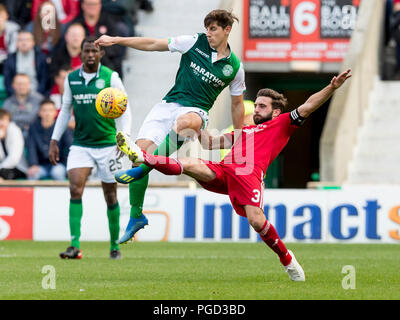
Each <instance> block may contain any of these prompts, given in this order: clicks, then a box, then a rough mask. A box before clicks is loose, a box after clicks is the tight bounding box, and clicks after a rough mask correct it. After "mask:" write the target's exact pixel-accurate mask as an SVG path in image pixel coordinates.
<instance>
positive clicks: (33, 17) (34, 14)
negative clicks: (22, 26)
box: [31, 0, 46, 21]
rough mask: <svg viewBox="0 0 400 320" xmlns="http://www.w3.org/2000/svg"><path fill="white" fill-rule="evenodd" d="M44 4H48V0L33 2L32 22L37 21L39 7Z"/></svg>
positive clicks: (35, 0) (34, 0)
mask: <svg viewBox="0 0 400 320" xmlns="http://www.w3.org/2000/svg"><path fill="white" fill-rule="evenodd" d="M43 2H46V0H33V1H32V8H31V20H32V21H33V20H35V17H36V13H37V12H38V10H39V7H40V5H41V4H42V3H43Z"/></svg>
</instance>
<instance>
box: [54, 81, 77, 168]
mask: <svg viewBox="0 0 400 320" xmlns="http://www.w3.org/2000/svg"><path fill="white" fill-rule="evenodd" d="M71 109H72V92H71V88H70V86H69V82H68V77H66V78H65V81H64V94H63V104H62V106H61V111H60V113H59V115H58V117H57V120H56V124H55V126H54V130H53V134H52V136H51V140H50V146H49V160H50V162H51V163H52V164H53V165H56V164H57V162H58V161H60V152H59V148H58V146H57V142H58V141H60V139H61V137H62V135H63V133H64V132H65V130H66V129H67V127H68V122H69V119H70V117H71Z"/></svg>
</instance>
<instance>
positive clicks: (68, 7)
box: [60, 0, 81, 24]
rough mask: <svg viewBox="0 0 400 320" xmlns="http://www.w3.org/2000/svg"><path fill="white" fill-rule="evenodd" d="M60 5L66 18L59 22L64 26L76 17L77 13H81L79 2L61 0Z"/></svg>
mask: <svg viewBox="0 0 400 320" xmlns="http://www.w3.org/2000/svg"><path fill="white" fill-rule="evenodd" d="M62 3H63V7H64V11H65V14H66V15H67V16H66V17H65V19H64V20H62V21H60V22H61V23H62V24H66V23H68V22H70V21H72V20H74V19H75V18H76V17H77V16H78V14H79V12H80V11H81V6H80V1H79V0H63V2H62Z"/></svg>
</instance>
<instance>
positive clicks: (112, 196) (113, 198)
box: [104, 192, 117, 206]
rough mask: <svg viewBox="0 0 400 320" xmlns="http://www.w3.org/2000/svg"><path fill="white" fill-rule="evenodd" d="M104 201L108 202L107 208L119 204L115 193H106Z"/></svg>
mask: <svg viewBox="0 0 400 320" xmlns="http://www.w3.org/2000/svg"><path fill="white" fill-rule="evenodd" d="M104 199H105V200H106V203H107V206H112V205H114V204H115V203H117V194H116V193H114V192H112V193H106V194H104Z"/></svg>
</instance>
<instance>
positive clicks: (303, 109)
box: [297, 69, 351, 118]
mask: <svg viewBox="0 0 400 320" xmlns="http://www.w3.org/2000/svg"><path fill="white" fill-rule="evenodd" d="M350 72H351V70H350V69H347V70H346V71H344V72H342V73H341V74H340V75H338V76H336V77H333V78H332V80H331V82H330V83H329V84H328V85H327V86H326V87H325V88H323V89H322V90H321V91H319V92H317V93H315V94H313V95H312V96H310V97H309V98H308V99H307V101H306V102H305V103H304V104H302V105H301V106H300V107H298V108H297V111H298V112H299V114H300V116H301V117H303V118H307V117H308V116H309V115H310V114H311V113H313V112H314V111H315V110H317V109H318V108H319V107H321V106H322V105H323V104H324V103H325V102H326V101H328V99H329V98H330V97H331V96H332V95H333V93H334V92H335V90H336V89H338V88H340V87H341V86H342V84H343V83H344V82H345V81H346V80H347V79H348V78H350V77H351V74H350Z"/></svg>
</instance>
